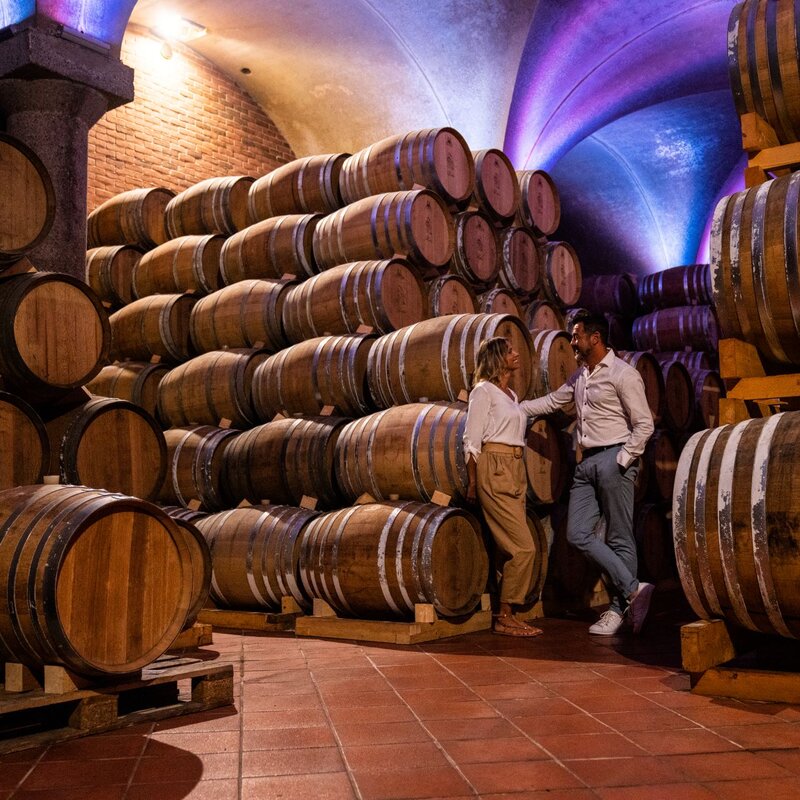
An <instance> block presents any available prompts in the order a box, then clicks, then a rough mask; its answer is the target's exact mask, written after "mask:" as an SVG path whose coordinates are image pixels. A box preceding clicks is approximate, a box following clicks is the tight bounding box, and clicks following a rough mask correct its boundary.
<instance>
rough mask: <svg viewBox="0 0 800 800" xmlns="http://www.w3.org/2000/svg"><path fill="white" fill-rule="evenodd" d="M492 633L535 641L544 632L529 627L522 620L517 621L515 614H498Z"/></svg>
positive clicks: (531, 626)
mask: <svg viewBox="0 0 800 800" xmlns="http://www.w3.org/2000/svg"><path fill="white" fill-rule="evenodd" d="M492 633H497V634H500V635H501V636H519V637H522V638H526V639H533V638H534V637H536V636H541V635H542V634H543V633H544V631H543V630H542V629H541V628H535V627H534V626H533V625H528V623H527V622H523V621H522V620H521V619H517V618H516V617H515V616H514V615H513V614H498V615H497V617H495V622H494V627H493V628H492Z"/></svg>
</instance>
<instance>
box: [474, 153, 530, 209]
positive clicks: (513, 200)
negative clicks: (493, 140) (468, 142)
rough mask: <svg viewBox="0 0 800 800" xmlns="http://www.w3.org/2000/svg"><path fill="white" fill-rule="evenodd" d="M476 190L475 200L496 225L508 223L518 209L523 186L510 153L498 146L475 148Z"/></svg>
mask: <svg viewBox="0 0 800 800" xmlns="http://www.w3.org/2000/svg"><path fill="white" fill-rule="evenodd" d="M472 158H473V160H474V161H475V189H474V190H473V192H472V202H473V203H476V204H477V206H478V207H479V208H480V209H481V210H482V211H483V212H484V213H486V214H488V215H489V216H490V217H491V218H492V219H493V220H494V222H495V224H497V225H509V224H510V223H512V222H513V221H514V217H515V216H516V214H517V211H518V210H519V201H520V194H521V193H520V188H519V180H518V179H517V173H516V172H515V171H514V165H513V164H512V163H511V161H510V160H509V158H508V156H507V155H506V154H505V153H504V152H503V151H502V150H498V149H497V148H495V147H491V148H489V149H488V150H476V151H473V153H472Z"/></svg>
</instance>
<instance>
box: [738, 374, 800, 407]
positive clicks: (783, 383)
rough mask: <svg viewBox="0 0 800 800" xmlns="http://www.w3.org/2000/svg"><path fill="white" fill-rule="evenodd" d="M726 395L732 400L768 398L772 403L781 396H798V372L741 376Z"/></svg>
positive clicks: (799, 378) (799, 393)
mask: <svg viewBox="0 0 800 800" xmlns="http://www.w3.org/2000/svg"><path fill="white" fill-rule="evenodd" d="M728 397H729V398H731V399H733V400H769V401H772V402H773V403H778V402H779V399H780V398H781V397H800V374H797V373H794V374H792V375H770V376H769V377H764V378H742V379H741V380H739V381H737V382H736V385H735V386H734V387H733V388H731V389H728Z"/></svg>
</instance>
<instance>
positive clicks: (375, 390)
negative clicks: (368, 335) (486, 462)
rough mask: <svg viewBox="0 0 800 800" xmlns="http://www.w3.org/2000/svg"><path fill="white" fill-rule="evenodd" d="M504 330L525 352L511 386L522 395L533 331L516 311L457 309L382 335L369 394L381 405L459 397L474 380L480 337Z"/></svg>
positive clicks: (372, 359) (529, 366) (525, 390)
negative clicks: (466, 312)
mask: <svg viewBox="0 0 800 800" xmlns="http://www.w3.org/2000/svg"><path fill="white" fill-rule="evenodd" d="M492 336H504V337H505V338H507V339H509V340H510V341H511V343H512V345H513V347H514V349H515V350H516V351H517V352H518V353H519V354H520V368H519V369H518V370H517V371H516V372H515V373H514V375H513V376H512V378H511V386H512V388H513V389H514V391H515V392H516V393H517V396H518V397H519V398H520V400H523V399H525V398H527V397H528V396H529V392H530V389H531V380H532V376H533V375H532V373H533V367H532V364H531V336H530V333H528V331H527V330H526V328H525V325H524V323H523V322H522V320H521V319H519V317H516V316H513V315H511V314H452V315H448V316H445V317H436V318H435V319H428V320H423V321H422V322H418V323H417V324H416V325H410V326H409V327H407V328H401V329H400V330H399V331H394V332H393V333H389V334H386V335H385V336H381V337H380V338H379V339H378V340H377V341H376V342H375V343H374V345H373V346H372V350H371V352H370V355H369V364H368V367H367V379H368V381H369V389H370V394H371V395H372V399H373V400H374V402H375V404H376V405H377V406H378V407H379V408H389V406H394V405H402V404H403V403H417V402H426V401H433V400H450V401H455V400H458V399H459V395H461V393H462V392H464V391H466V390H467V389H468V388H469V387H470V386H471V385H472V373H473V372H474V370H475V359H476V357H477V354H478V348H479V347H480V343H481V342H482V341H483V340H484V339H489V338H490V337H492Z"/></svg>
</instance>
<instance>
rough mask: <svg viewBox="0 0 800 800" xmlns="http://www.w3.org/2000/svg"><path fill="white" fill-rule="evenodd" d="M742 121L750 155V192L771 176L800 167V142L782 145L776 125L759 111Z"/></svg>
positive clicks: (746, 176) (744, 143)
mask: <svg viewBox="0 0 800 800" xmlns="http://www.w3.org/2000/svg"><path fill="white" fill-rule="evenodd" d="M739 121H740V123H741V126H742V148H743V149H744V150H745V152H746V153H747V167H746V168H745V171H744V182H745V186H746V187H747V188H748V189H749V188H751V187H753V186H758V184H760V183H764V181H766V180H768V179H769V175H768V173H770V174H774V175H785V174H786V173H788V172H789V171H791V169H792V168H795V169H796V168H797V167H800V142H790V143H789V144H783V145H782V144H779V143H778V136H777V134H776V133H775V131H774V130H773V128H772V126H771V125H770V124H769V123H768V122H766V121H765V120H764V119H763V118H762V117H761V116H759V114H757V113H755V112H751V113H749V114H742V116H741V117H740V118H739Z"/></svg>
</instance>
